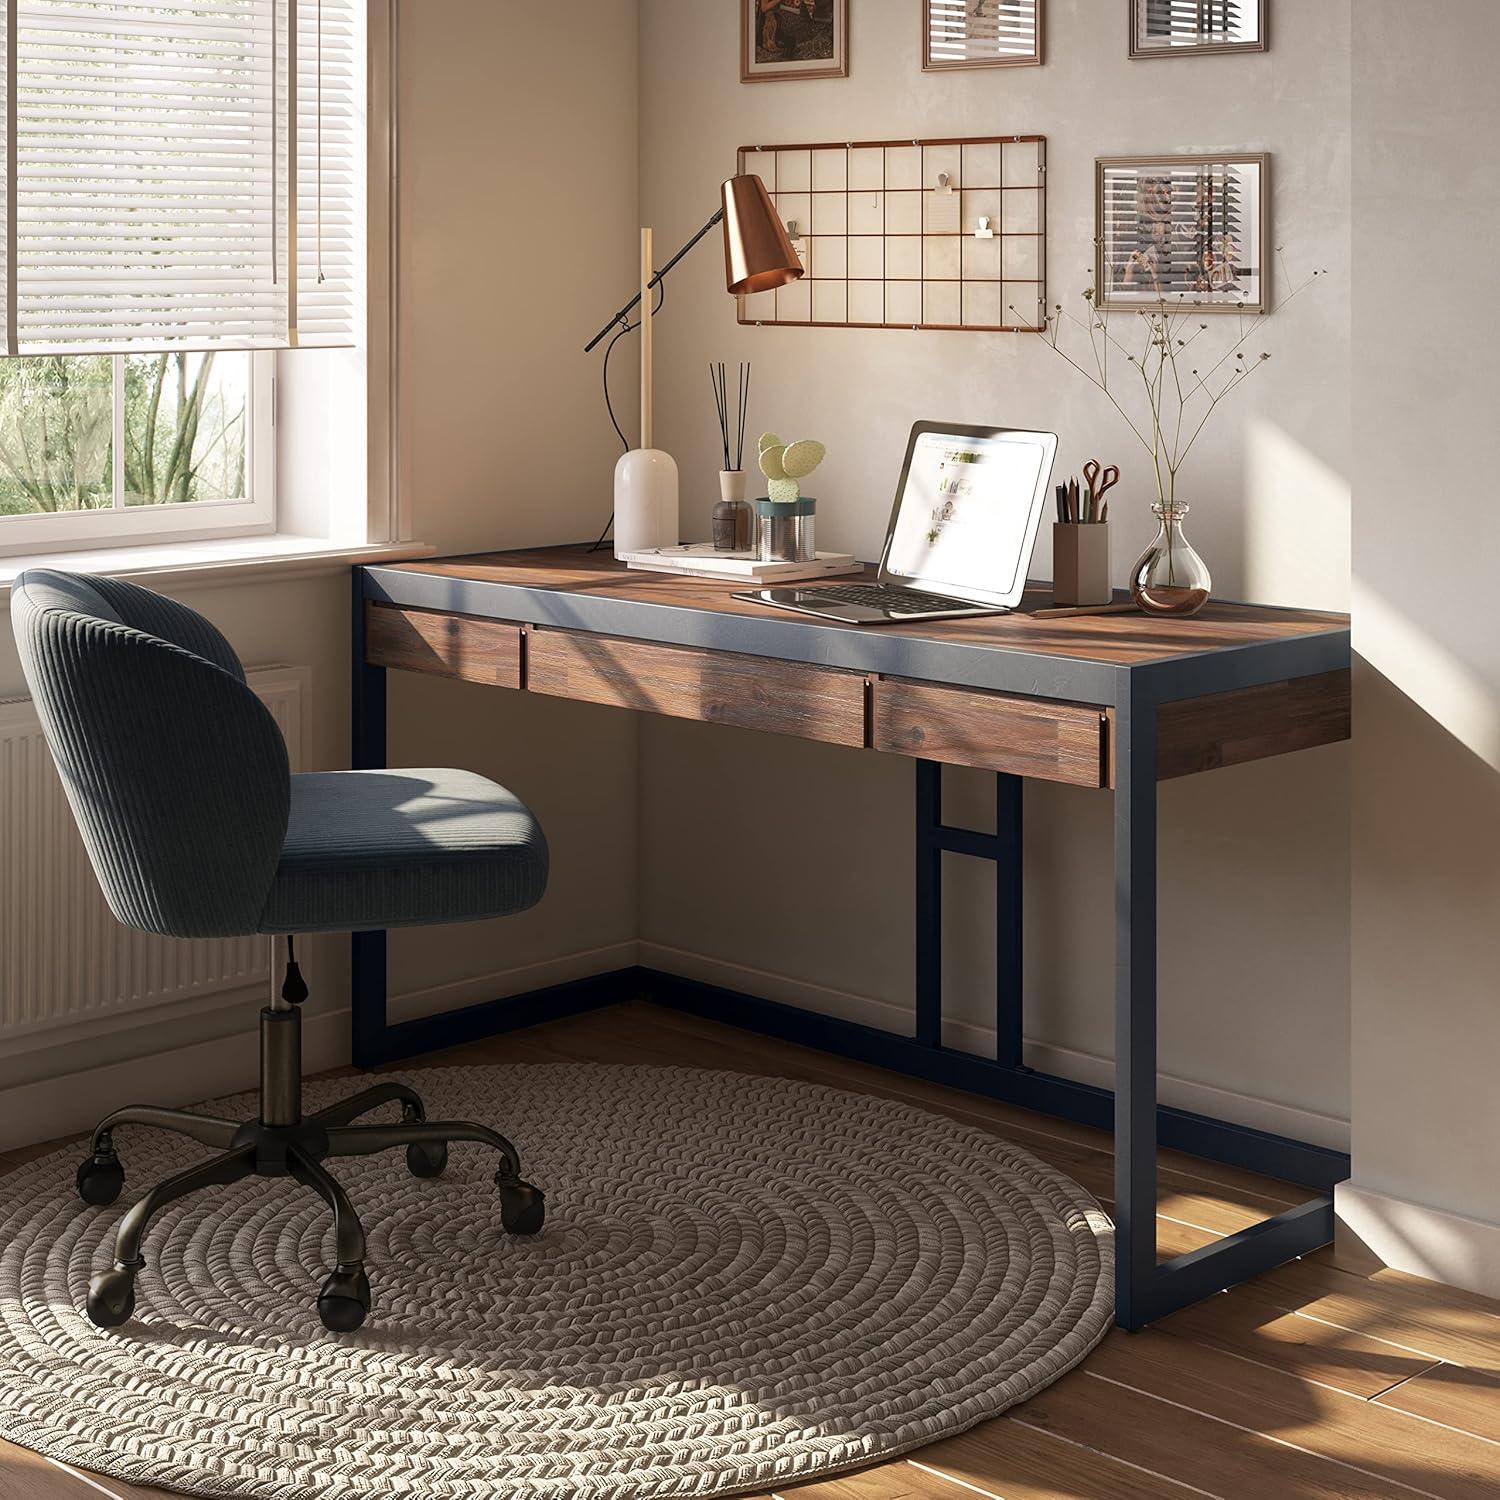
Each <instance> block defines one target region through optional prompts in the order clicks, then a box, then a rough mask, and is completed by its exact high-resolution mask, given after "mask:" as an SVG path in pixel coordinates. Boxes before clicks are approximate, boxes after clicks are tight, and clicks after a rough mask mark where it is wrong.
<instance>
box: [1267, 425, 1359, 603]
mask: <svg viewBox="0 0 1500 1500" xmlns="http://www.w3.org/2000/svg"><path fill="white" fill-rule="evenodd" d="M1349 507H1350V486H1349V481H1348V480H1347V479H1346V478H1344V476H1343V475H1342V474H1340V473H1338V472H1337V471H1336V470H1334V469H1332V468H1330V467H1329V466H1328V465H1327V464H1325V463H1324V462H1323V461H1322V459H1320V458H1318V457H1317V456H1316V455H1315V454H1313V453H1311V452H1309V451H1308V450H1307V448H1305V447H1304V446H1303V445H1302V444H1301V443H1299V442H1298V441H1297V440H1296V439H1295V438H1293V437H1291V436H1289V435H1288V434H1287V432H1286V431H1285V430H1284V429H1282V428H1281V427H1279V426H1277V425H1276V423H1274V422H1270V421H1267V420H1266V419H1265V418H1264V417H1256V418H1254V419H1253V420H1252V421H1251V422H1250V424H1249V427H1248V430H1247V432H1246V442H1245V597H1246V598H1248V599H1254V600H1255V601H1256V603H1258V604H1281V605H1297V606H1299V607H1301V608H1303V609H1335V610H1347V609H1348V608H1349V558H1350V520H1349Z"/></svg>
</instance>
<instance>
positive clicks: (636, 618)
mask: <svg viewBox="0 0 1500 1500" xmlns="http://www.w3.org/2000/svg"><path fill="white" fill-rule="evenodd" d="M866 572H867V575H868V576H869V577H871V578H873V577H874V569H873V568H870V569H867V570H866ZM363 573H364V579H365V581H364V590H363V592H364V597H366V598H370V599H376V600H383V601H386V602H389V603H393V604H400V605H406V606H409V607H415V608H425V609H437V610H445V611H448V612H452V613H457V614H469V615H479V616H486V617H493V618H499V619H510V620H518V621H520V622H522V623H530V624H536V625H555V626H559V627H563V628H569V629H579V630H593V631H597V632H600V633H603V634H609V635H620V636H628V637H631V638H636V639H647V640H655V641H661V642H667V643H673V644H679V645H685V646H696V647H704V648H709V649H719V650H730V651H740V652H745V653H747V654H750V655H759V656H769V657H780V658H786V659H792V660H798V661H809V662H817V663H820V664H823V665H827V666H836V667H844V668H848V669H851V670H855V671H874V672H884V673H887V674H890V675H897V676H910V677H918V678H926V679H931V680H934V681H948V682H957V683H964V684H967V685H970V686H974V687H993V688H997V689H1001V690H1009V691H1017V692H1030V693H1035V694H1039V695H1041V696H1045V697H1073V698H1076V699H1077V700H1079V701H1083V702H1112V701H1114V700H1115V698H1116V696H1117V694H1118V692H1119V689H1120V679H1121V677H1122V676H1124V675H1127V674H1128V675H1131V676H1139V675H1142V674H1143V673H1149V675H1151V676H1152V677H1153V678H1154V679H1156V680H1157V685H1158V688H1159V692H1158V693H1157V694H1155V696H1158V697H1161V698H1175V697H1184V696H1191V695H1193V694H1197V693H1203V692H1213V691H1225V690H1228V689H1231V688H1236V687H1244V686H1250V685H1253V684H1254V683H1257V682H1269V681H1275V680H1277V679H1278V678H1287V677H1294V676H1298V675H1306V674H1311V673H1314V672H1325V671H1332V670H1338V669H1340V668H1346V667H1348V665H1349V620H1348V616H1346V615H1338V614H1327V613H1323V612H1320V611H1315V610H1297V609H1273V608H1270V607H1266V606H1261V605H1242V604H1217V603H1211V604H1209V605H1208V606H1207V607H1206V608H1205V609H1204V610H1203V611H1202V612H1201V613H1200V614H1198V615H1196V616H1194V617H1193V618H1191V619H1187V620H1160V619H1153V618H1151V617H1149V616H1146V615H1134V614H1122V615H1093V616H1089V615H1083V616H1074V617H1068V618H1062V619H1058V618H1051V619H1045V618H1044V619H1038V618H1036V617H1035V616H1034V615H1033V614H1032V613H1031V611H1033V610H1035V609H1039V608H1045V607H1046V606H1047V605H1048V604H1050V602H1051V598H1050V592H1049V591H1048V590H1047V588H1046V587H1045V586H1042V587H1038V588H1035V589H1032V590H1030V591H1028V593H1027V595H1026V597H1025V599H1024V600H1023V602H1022V605H1021V607H1020V609H1018V610H1016V611H1014V612H1012V613H1010V614H1005V615H990V616H983V617H979V618H974V619H967V620H940V621H929V622H926V623H923V624H909V625H890V626H880V627H875V628H871V627H865V628H861V627H858V626H848V625H841V624H838V623H837V622H834V621H823V620H817V619H814V618H812V617H810V616H805V615H797V614H792V613H789V612H787V611H784V610H774V609H770V608H767V607H765V606H763V605H758V604H753V603H750V602H747V601H744V600H739V599H735V598H733V597H731V596H732V594H733V593H734V591H735V590H736V589H738V588H743V587H744V585H742V584H734V583H722V582H719V581H718V580H715V579H705V578H685V577H680V576H676V575H671V574H665V573H644V572H635V571H632V570H630V569H628V568H626V567H625V566H624V564H622V563H618V562H616V561H615V559H614V558H613V557H612V556H611V555H610V554H609V553H608V552H605V551H599V552H590V551H588V549H587V548H586V547H582V546H574V547H549V548H544V549H540V550H535V551H519V552H491V553H476V554H474V555H472V556H467V557H453V558H432V559H424V560H420V561H416V562H407V563H397V564H391V565H389V566H372V567H368V568H365V569H364V570H363ZM1168 679H1170V681H1169V680H1168Z"/></svg>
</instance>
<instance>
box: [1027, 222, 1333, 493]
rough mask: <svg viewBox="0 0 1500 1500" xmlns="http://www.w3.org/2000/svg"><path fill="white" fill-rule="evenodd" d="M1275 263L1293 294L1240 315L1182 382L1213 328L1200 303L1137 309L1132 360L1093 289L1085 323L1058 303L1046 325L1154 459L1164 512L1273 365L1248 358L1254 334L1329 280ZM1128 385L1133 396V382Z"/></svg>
mask: <svg viewBox="0 0 1500 1500" xmlns="http://www.w3.org/2000/svg"><path fill="white" fill-rule="evenodd" d="M1277 258H1278V260H1279V261H1280V263H1281V267H1282V278H1283V285H1290V286H1291V288H1292V289H1291V290H1290V291H1289V292H1288V293H1287V294H1286V296H1284V297H1283V298H1282V299H1281V300H1280V301H1279V302H1278V303H1277V304H1276V305H1275V306H1274V307H1272V308H1270V309H1268V310H1267V311H1266V312H1264V313H1255V314H1250V313H1246V312H1245V311H1243V310H1241V311H1239V312H1238V314H1237V318H1238V326H1237V327H1236V328H1234V329H1232V332H1234V333H1235V334H1236V337H1235V338H1234V339H1233V341H1232V342H1231V343H1230V344H1229V346H1228V348H1226V349H1225V350H1224V352H1223V353H1222V354H1221V355H1220V356H1219V358H1218V359H1217V360H1215V361H1214V363H1213V364H1212V365H1210V366H1209V367H1208V369H1207V370H1206V371H1203V370H1200V369H1199V368H1198V367H1197V366H1192V365H1188V366H1187V367H1186V369H1187V373H1186V375H1184V362H1185V361H1186V360H1187V359H1189V358H1190V356H1189V354H1188V351H1189V350H1190V349H1192V347H1193V346H1194V345H1195V344H1196V343H1197V342H1198V340H1199V339H1201V338H1202V337H1203V335H1204V334H1205V333H1207V332H1208V331H1209V326H1210V325H1209V324H1208V323H1207V322H1204V321H1201V311H1200V309H1201V304H1199V303H1195V302H1189V301H1186V300H1183V301H1180V302H1172V303H1169V302H1168V301H1166V300H1165V299H1163V300H1162V301H1160V302H1158V303H1157V304H1155V305H1154V306H1152V307H1143V308H1140V309H1138V310H1137V311H1136V313H1135V316H1136V317H1138V318H1139V319H1140V320H1141V323H1140V326H1141V330H1142V333H1143V335H1144V342H1143V344H1142V347H1141V351H1140V353H1139V354H1136V353H1132V352H1131V351H1130V349H1129V348H1127V346H1126V345H1125V344H1124V343H1123V342H1122V341H1121V339H1120V338H1119V336H1118V334H1117V331H1116V330H1115V329H1114V328H1112V327H1111V317H1110V314H1109V312H1108V311H1107V310H1106V309H1104V308H1103V307H1101V306H1100V305H1099V302H1100V299H1099V297H1098V295H1097V292H1096V290H1095V289H1094V288H1092V287H1091V288H1089V290H1087V291H1085V292H1084V293H1083V300H1084V302H1085V303H1086V304H1087V306H1088V314H1087V322H1084V321H1083V320H1081V319H1079V318H1077V317H1075V316H1074V315H1073V314H1072V313H1070V312H1068V311H1067V310H1066V309H1065V308H1064V307H1063V305H1062V303H1058V304H1057V307H1056V308H1055V309H1054V311H1053V313H1052V314H1051V315H1049V317H1048V318H1047V328H1046V333H1047V342H1048V344H1049V346H1050V347H1051V349H1052V351H1053V353H1054V354H1056V355H1057V356H1058V357H1059V358H1060V359H1062V360H1064V361H1066V362H1067V363H1068V364H1070V365H1072V367H1073V368H1074V369H1075V370H1077V371H1078V373H1079V374H1080V375H1082V376H1083V378H1084V379H1085V380H1087V381H1089V382H1091V383H1092V384H1093V385H1095V386H1097V387H1098V388H1099V390H1101V391H1102V392H1103V393H1104V395H1105V398H1106V399H1107V400H1108V401H1109V403H1110V405H1111V406H1113V407H1114V409H1115V410H1116V411H1117V412H1118V413H1119V414H1120V416H1121V417H1122V418H1123V420H1124V421H1125V424H1126V425H1127V426H1128V427H1129V428H1130V431H1131V432H1132V433H1133V434H1134V436H1135V439H1136V441H1137V442H1138V443H1140V445H1141V447H1142V448H1143V449H1144V450H1145V451H1146V453H1147V455H1148V456H1149V457H1150V459H1151V469H1152V473H1153V475H1154V476H1155V479H1156V493H1157V499H1158V500H1159V501H1160V502H1161V504H1162V505H1163V506H1164V507H1166V508H1168V509H1172V508H1173V507H1174V506H1175V504H1176V497H1177V474H1178V471H1179V470H1180V469H1181V468H1182V466H1183V464H1184V463H1186V462H1187V459H1188V456H1189V455H1190V454H1191V453H1192V451H1193V449H1194V448H1195V447H1196V446H1197V443H1198V439H1199V438H1200V437H1202V435H1203V432H1204V429H1205V428H1206V427H1207V426H1208V424H1209V421H1210V420H1211V419H1212V417H1213V415H1214V413H1215V412H1216V411H1218V409H1219V408H1220V407H1221V406H1222V405H1223V404H1224V402H1225V401H1226V400H1227V399H1228V398H1229V397H1230V396H1231V395H1233V394H1234V392H1235V391H1237V390H1238V389H1239V388H1240V387H1241V386H1242V385H1244V383H1245V382H1246V381H1247V380H1248V379H1250V377H1251V375H1252V374H1254V372H1255V371H1256V370H1258V369H1259V368H1260V367H1261V366H1262V365H1263V364H1265V363H1266V361H1267V360H1269V359H1270V358H1271V356H1270V354H1269V353H1265V352H1262V353H1261V354H1260V356H1259V357H1258V358H1256V359H1247V358H1246V357H1245V345H1246V344H1247V343H1248V342H1249V341H1250V337H1251V335H1252V334H1253V333H1254V331H1255V329H1256V327H1257V326H1258V325H1259V324H1260V323H1261V322H1262V321H1263V320H1264V319H1265V318H1266V317H1269V316H1271V315H1272V314H1274V313H1279V312H1281V311H1282V310H1283V309H1284V308H1285V307H1287V306H1288V304H1290V303H1292V302H1294V301H1295V300H1296V299H1297V298H1298V297H1300V296H1301V295H1302V293H1303V292H1305V291H1306V290H1307V288H1308V287H1310V286H1311V285H1312V284H1313V283H1314V282H1315V281H1317V280H1318V279H1319V278H1321V277H1323V276H1326V275H1327V272H1326V271H1322V270H1318V271H1314V272H1312V274H1311V275H1310V276H1307V277H1305V278H1304V279H1303V280H1302V281H1300V282H1297V283H1295V284H1293V283H1292V282H1291V279H1290V277H1289V276H1287V274H1286V262H1285V258H1284V257H1283V256H1282V254H1281V251H1280V250H1279V249H1278V251H1277ZM1194 321H1197V322H1198V326H1197V328H1191V327H1190V325H1191V324H1192V323H1193V322H1194ZM1064 322H1068V323H1071V324H1073V326H1074V327H1076V328H1079V329H1081V330H1083V331H1084V332H1086V333H1087V334H1088V339H1089V351H1090V354H1091V355H1092V360H1091V363H1092V365H1093V369H1092V370H1091V369H1089V368H1088V367H1087V366H1086V365H1085V364H1084V363H1083V362H1082V361H1081V360H1078V359H1075V358H1074V357H1073V356H1072V355H1071V354H1069V353H1068V351H1067V350H1066V349H1064V348H1063V347H1062V343H1061V335H1062V328H1063V324H1064ZM1111 350H1113V351H1114V352H1115V353H1116V354H1117V355H1118V356H1119V357H1121V358H1123V359H1125V360H1126V361H1128V362H1129V364H1130V365H1131V366H1132V367H1133V368H1134V370H1135V372H1136V374H1137V375H1138V376H1139V377H1140V381H1141V390H1142V393H1143V394H1144V397H1145V414H1146V415H1147V416H1149V419H1150V420H1149V421H1146V420H1144V419H1143V417H1142V416H1141V415H1140V414H1139V413H1138V412H1137V413H1136V414H1132V412H1131V411H1130V410H1129V409H1128V408H1127V406H1126V404H1125V401H1124V400H1122V394H1123V393H1117V391H1116V389H1115V384H1114V383H1113V382H1112V379H1111V371H1110V352H1111ZM1129 384H1130V388H1131V389H1134V384H1135V382H1134V381H1131V382H1130V383H1129ZM1131 404H1132V405H1134V404H1135V403H1134V402H1132V403H1131Z"/></svg>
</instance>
